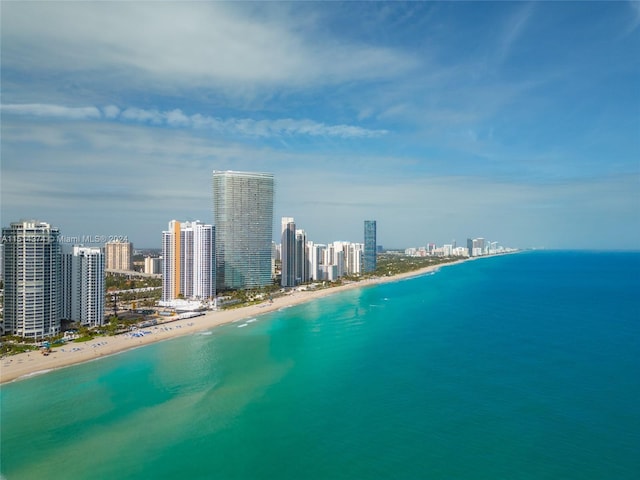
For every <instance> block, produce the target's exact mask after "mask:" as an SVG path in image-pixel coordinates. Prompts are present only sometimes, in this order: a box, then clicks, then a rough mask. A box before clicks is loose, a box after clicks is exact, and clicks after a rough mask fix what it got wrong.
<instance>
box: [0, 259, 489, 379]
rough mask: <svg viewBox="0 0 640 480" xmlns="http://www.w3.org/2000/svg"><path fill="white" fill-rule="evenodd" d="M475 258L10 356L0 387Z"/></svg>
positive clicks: (1, 372)
mask: <svg viewBox="0 0 640 480" xmlns="http://www.w3.org/2000/svg"><path fill="white" fill-rule="evenodd" d="M492 256H494V255H492ZM477 258H488V257H473V258H463V259H460V260H455V261H453V262H449V263H441V264H438V265H433V266H429V267H424V268H421V269H419V270H415V271H412V272H406V273H401V274H398V275H393V276H390V277H375V278H370V279H366V280H360V281H356V282H352V283H348V284H346V285H339V286H337V287H329V288H324V289H321V290H306V291H294V292H293V293H290V294H288V295H284V296H282V297H277V298H275V299H273V302H272V303H269V302H268V301H266V300H265V301H264V302H262V303H259V304H257V305H249V306H246V307H240V308H236V309H232V310H222V311H210V312H206V313H205V314H204V315H203V316H199V317H194V318H186V319H182V320H173V321H171V322H168V323H159V324H158V325H156V326H154V327H147V328H141V329H139V330H142V331H144V332H149V333H146V334H145V335H144V336H142V337H133V336H131V335H130V334H120V335H115V336H112V337H96V338H94V339H93V340H90V341H87V342H83V343H73V342H71V343H68V344H65V345H63V346H58V347H55V348H54V349H53V351H52V352H51V353H50V354H49V355H48V356H44V355H42V354H40V352H38V351H31V352H24V353H19V354H16V355H11V356H8V357H5V358H3V359H2V361H1V363H0V385H2V384H5V383H9V382H13V381H19V380H23V379H27V378H32V377H34V376H39V375H44V374H46V373H49V372H51V371H54V370H58V369H60V368H65V367H70V366H72V365H78V364H80V363H85V362H90V361H94V360H99V359H101V358H105V357H109V356H111V355H115V354H118V353H121V352H125V351H127V350H132V349H134V348H139V347H143V346H146V345H151V344H153V343H158V342H160V341H163V340H169V339H172V338H177V337H181V336H185V335H192V334H194V333H198V332H203V331H210V330H212V329H214V328H216V327H219V326H220V325H226V324H228V323H233V322H238V321H240V320H247V319H250V318H252V317H256V316H259V315H264V314H266V313H271V312H274V311H277V310H280V309H282V308H287V307H292V306H294V305H299V304H302V303H306V302H310V301H312V300H316V299H318V298H323V297H327V296H330V295H335V294H337V293H340V292H344V291H346V290H353V289H356V288H364V287H369V286H373V285H380V284H384V283H390V282H397V281H400V280H404V279H408V278H413V277H418V276H421V275H425V274H427V273H431V272H434V271H437V270H439V269H440V268H443V267H448V266H450V265H458V264H460V263H463V262H466V261H469V260H474V259H477Z"/></svg>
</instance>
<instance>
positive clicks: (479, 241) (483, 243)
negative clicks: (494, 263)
mask: <svg viewBox="0 0 640 480" xmlns="http://www.w3.org/2000/svg"><path fill="white" fill-rule="evenodd" d="M512 251H513V249H512V248H507V247H503V246H501V245H499V244H498V242H490V241H488V240H485V239H484V238H468V239H467V246H466V247H459V246H457V245H456V242H455V241H454V242H452V243H450V244H445V245H442V246H441V247H438V246H437V245H436V244H435V243H429V244H428V245H426V246H424V247H417V248H415V247H411V248H407V249H405V250H404V254H405V255H408V256H411V257H427V256H436V257H480V256H483V255H496V254H500V253H507V252H512Z"/></svg>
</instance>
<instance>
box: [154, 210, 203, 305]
mask: <svg viewBox="0 0 640 480" xmlns="http://www.w3.org/2000/svg"><path fill="white" fill-rule="evenodd" d="M162 258H163V262H162V301H164V302H168V301H171V300H175V299H177V298H185V299H200V300H204V299H209V298H212V297H215V235H214V228H213V226H212V225H206V224H204V223H203V222H200V221H195V222H183V223H181V222H179V221H177V220H172V221H171V222H169V228H168V230H166V231H164V232H162Z"/></svg>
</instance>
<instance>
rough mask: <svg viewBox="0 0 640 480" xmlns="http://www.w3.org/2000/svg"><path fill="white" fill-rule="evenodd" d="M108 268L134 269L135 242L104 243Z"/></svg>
mask: <svg viewBox="0 0 640 480" xmlns="http://www.w3.org/2000/svg"><path fill="white" fill-rule="evenodd" d="M104 250H105V256H106V268H107V270H133V244H132V243H131V242H119V241H115V242H107V243H105V245H104Z"/></svg>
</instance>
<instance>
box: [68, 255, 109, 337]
mask: <svg viewBox="0 0 640 480" xmlns="http://www.w3.org/2000/svg"><path fill="white" fill-rule="evenodd" d="M62 285H63V288H62V318H63V319H64V320H70V321H73V322H80V324H81V325H83V326H86V327H97V326H100V325H103V324H104V296H105V255H104V252H103V250H102V249H101V248H89V247H83V246H78V245H74V247H73V250H72V251H71V252H69V253H67V252H65V253H63V254H62Z"/></svg>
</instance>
